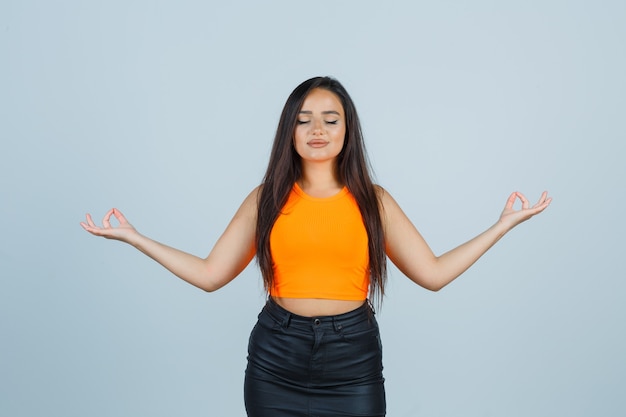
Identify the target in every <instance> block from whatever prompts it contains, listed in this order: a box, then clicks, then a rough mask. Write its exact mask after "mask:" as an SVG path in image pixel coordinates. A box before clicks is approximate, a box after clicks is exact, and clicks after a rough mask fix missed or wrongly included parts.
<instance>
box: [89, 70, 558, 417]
mask: <svg viewBox="0 0 626 417" xmlns="http://www.w3.org/2000/svg"><path fill="white" fill-rule="evenodd" d="M517 199H520V200H521V203H522V208H521V209H519V210H515V209H514V208H513V205H514V203H515V201H516V200H517ZM550 202H551V198H548V196H547V193H545V192H544V193H543V194H542V195H541V198H540V199H539V201H538V202H537V203H536V204H535V205H534V206H532V207H531V206H530V204H529V202H528V200H527V199H526V197H524V195H522V194H521V193H518V192H514V193H513V194H511V196H510V197H509V198H508V200H507V202H506V205H505V207H504V210H503V212H502V214H501V215H500V218H499V219H498V221H497V222H496V223H495V224H494V225H493V226H492V227H490V228H489V229H487V230H486V231H485V232H483V233H482V234H480V235H478V236H476V237H475V238H473V239H472V240H470V241H468V242H466V243H464V244H463V245H461V246H459V247H457V248H455V249H452V250H451V251H449V252H447V253H445V254H443V255H441V256H435V255H434V254H433V252H432V251H431V249H430V248H429V246H428V245H427V243H426V242H425V241H424V239H423V238H422V236H421V235H420V234H419V232H418V231H417V229H416V228H415V227H414V226H413V224H412V223H411V221H410V220H409V219H408V218H407V217H406V215H405V214H404V213H403V212H402V210H401V209H400V207H399V206H398V204H397V203H396V202H395V201H394V199H393V198H392V197H391V196H390V195H389V193H387V192H386V191H385V190H384V189H383V188H382V187H380V186H378V185H375V184H373V183H372V180H371V177H370V172H369V166H368V163H367V159H366V153H365V148H364V144H363V138H362V135H361V128H360V124H359V119H358V117H357V113H356V109H355V107H354V104H353V102H352V100H351V98H350V96H349V95H348V93H347V91H346V90H345V89H344V88H343V86H342V85H341V84H340V83H339V82H338V81H336V80H334V79H332V78H328V77H316V78H312V79H310V80H307V81H305V82H303V83H302V84H300V85H299V86H298V87H297V88H296V89H295V90H294V91H293V92H292V93H291V95H290V96H289V98H288V99H287V102H286V104H285V107H284V109H283V112H282V115H281V118H280V122H279V124H278V129H277V132H276V137H275V139H274V144H273V147H272V152H271V156H270V161H269V164H268V168H267V172H266V173H265V177H264V179H263V182H262V183H261V185H260V186H259V187H257V188H255V189H254V190H253V191H252V192H251V193H250V194H249V195H248V197H247V198H246V199H245V200H244V202H243V204H242V205H241V207H240V208H239V210H238V211H237V212H236V213H235V216H234V217H233V219H232V221H231V222H230V224H229V225H228V227H227V228H226V230H225V231H224V233H223V234H222V236H221V237H220V238H219V240H218V241H217V243H216V244H215V246H214V247H213V249H212V250H211V252H210V253H209V255H208V256H207V257H206V258H199V257H197V256H194V255H190V254H187V253H185V252H182V251H179V250H177V249H174V248H171V247H168V246H165V245H163V244H161V243H158V242H156V241H154V240H152V239H149V238H148V237H145V236H143V235H141V234H140V233H138V232H137V230H136V229H135V228H134V227H133V226H132V225H131V224H130V223H129V222H128V221H127V220H126V218H125V217H124V215H123V214H122V213H121V212H120V211H119V210H117V209H111V210H110V211H109V212H107V213H106V214H105V216H104V219H103V220H102V226H98V225H96V224H95V223H94V222H93V220H92V218H91V216H90V215H89V214H87V220H86V222H82V223H81V225H82V227H83V228H84V229H85V230H87V231H88V232H90V233H92V234H94V235H96V236H103V237H105V238H109V239H116V240H120V241H122V242H126V243H128V244H131V245H133V246H134V247H136V248H137V249H139V250H140V251H141V252H143V253H145V254H146V255H148V256H149V257H151V258H153V259H154V260H155V261H157V262H159V263H160V264H161V265H163V266H164V267H165V268H167V269H168V270H169V271H171V272H172V273H173V274H175V275H176V276H178V277H180V278H182V279H183V280H185V281H187V282H189V283H190V284H192V285H195V286H196V287H199V288H201V289H203V290H205V291H215V290H217V289H219V288H221V287H223V286H224V285H226V284H227V283H229V282H230V281H231V280H232V279H234V278H235V277H236V276H237V275H238V274H239V273H240V272H241V271H242V270H243V269H244V268H245V267H246V265H248V263H249V262H250V261H251V260H252V259H253V258H254V257H255V256H256V258H257V261H258V264H259V266H260V269H261V272H262V275H263V280H264V284H265V288H266V290H267V292H268V301H267V304H266V305H265V307H264V308H263V310H262V311H261V313H260V314H259V319H258V322H257V324H256V325H255V327H254V329H253V330H252V333H251V335H250V341H249V346H248V353H249V354H248V366H247V369H246V378H245V386H244V391H245V404H246V410H247V412H248V416H255V417H265V416H271V417H281V416H333V417H336V416H384V415H385V407H386V405H385V391H384V385H383V381H384V379H383V376H382V352H381V344H380V337H379V332H378V325H377V323H376V319H375V317H374V312H373V310H372V308H371V304H370V303H369V302H368V300H374V301H377V302H380V300H381V298H382V296H383V295H384V290H385V281H386V259H387V257H388V258H389V259H390V260H391V261H392V262H393V263H394V264H395V265H396V266H397V267H398V268H399V269H400V270H401V271H402V272H403V273H404V274H405V275H406V276H407V277H408V278H409V279H411V280H412V281H414V282H415V283H417V284H418V285H420V286H422V287H424V288H426V289H429V290H433V291H437V290H439V289H441V288H443V287H444V286H445V285H447V284H448V283H450V282H451V281H452V280H454V279H455V278H456V277H458V276H459V275H460V274H462V273H463V272H464V271H465V270H466V269H467V268H469V267H470V266H471V265H472V264H473V263H474V262H475V261H476V260H477V259H478V258H480V256H482V255H483V254H484V253H485V252H486V251H487V250H488V249H489V248H490V247H491V246H492V245H494V244H495V243H496V242H497V241H498V240H499V239H500V238H501V237H502V236H503V235H504V234H505V233H507V232H508V231H509V230H511V229H512V228H513V227H515V226H516V225H518V224H520V223H522V222H523V221H525V220H528V219H530V218H531V217H532V216H534V215H535V214H538V213H540V212H542V211H543V210H544V209H545V208H546V207H548V205H549V204H550ZM111 216H114V217H115V218H116V219H117V221H118V222H119V225H118V226H112V225H111V223H110V220H111Z"/></svg>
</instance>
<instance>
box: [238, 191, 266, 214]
mask: <svg viewBox="0 0 626 417" xmlns="http://www.w3.org/2000/svg"><path fill="white" fill-rule="evenodd" d="M260 193H261V186H260V185H259V186H257V187H255V188H254V189H253V190H252V191H250V194H248V196H247V197H246V198H245V199H244V200H243V203H241V207H239V210H238V211H237V215H243V216H246V217H252V218H255V219H256V216H257V211H258V207H259V195H260Z"/></svg>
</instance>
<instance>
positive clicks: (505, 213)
mask: <svg viewBox="0 0 626 417" xmlns="http://www.w3.org/2000/svg"><path fill="white" fill-rule="evenodd" d="M518 198H519V199H520V201H521V202H522V208H521V209H519V210H515V209H514V208H513V205H514V204H515V200H517V199H518ZM551 202H552V197H548V192H547V191H544V192H543V193H542V194H541V198H539V201H537V204H535V205H534V206H532V207H530V203H529V202H528V200H527V199H526V197H525V196H524V194H522V193H520V192H517V191H516V192H514V193H513V194H511V196H510V197H509V199H508V200H507V202H506V206H504V210H502V214H501V215H500V223H502V224H504V225H506V226H507V228H509V229H512V228H513V227H515V226H517V225H518V224H520V223H522V222H524V221H526V220H528V219H530V218H531V217H533V216H534V215H535V214H539V213H541V212H542V211H544V210H545V209H546V208H547V207H548V206H549V205H550V203H551Z"/></svg>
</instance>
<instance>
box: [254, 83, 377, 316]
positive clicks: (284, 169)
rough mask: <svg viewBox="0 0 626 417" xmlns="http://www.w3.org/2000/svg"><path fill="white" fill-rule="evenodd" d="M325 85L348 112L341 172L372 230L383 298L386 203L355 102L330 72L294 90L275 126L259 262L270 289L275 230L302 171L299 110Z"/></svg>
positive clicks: (373, 274)
mask: <svg viewBox="0 0 626 417" xmlns="http://www.w3.org/2000/svg"><path fill="white" fill-rule="evenodd" d="M316 88H323V89H325V90H328V91H330V92H332V93H334V94H336V95H337V97H339V99H340V100H341V104H342V105H343V110H344V113H345V117H346V137H345V140H344V145H343V149H342V150H341V152H340V153H339V155H338V156H337V164H336V172H337V175H338V179H339V181H340V182H341V183H342V184H344V185H345V186H346V187H347V188H348V190H349V191H350V193H352V195H353V196H354V198H355V200H356V202H357V204H358V206H359V209H360V211H361V217H362V218H363V223H364V225H365V229H366V231H367V236H368V251H369V272H370V294H369V296H370V299H371V300H372V301H377V304H380V302H381V301H382V297H383V295H384V292H385V283H386V280H387V262H386V260H387V258H386V255H385V238H384V232H383V227H382V221H381V206H380V201H379V196H378V193H377V189H376V186H375V185H374V184H373V182H372V179H371V175H370V172H371V169H370V164H369V161H368V158H367V153H366V151H365V145H364V142H363V134H362V132H361V125H360V123H359V117H358V115H357V112H356V108H355V106H354V102H353V101H352V99H351V98H350V96H349V95H348V92H347V91H346V89H345V88H344V87H343V86H342V85H341V84H340V83H339V81H337V80H335V79H333V78H330V77H315V78H311V79H309V80H307V81H305V82H303V83H302V84H300V85H299V86H298V87H296V89H295V90H293V92H292V93H291V94H290V95H289V98H287V102H286V103H285V106H284V108H283V111H282V113H281V116H280V121H279V122H278V128H277V129H276V136H275V138H274V144H273V146H272V153H271V155H270V160H269V164H268V166H267V171H266V172H265V177H264V178H263V183H262V187H261V192H260V195H259V205H258V207H259V208H258V217H257V228H256V249H257V262H258V263H259V267H260V269H261V274H262V275H263V282H264V285H265V289H266V290H267V291H269V289H270V288H271V287H272V284H273V280H274V270H273V267H272V254H271V251H270V233H271V231H272V227H273V226H274V222H275V221H276V219H277V218H278V216H279V214H280V211H281V209H282V207H283V206H284V205H285V203H286V202H287V198H288V197H289V193H290V192H291V189H292V188H293V185H294V183H295V182H296V181H297V180H299V179H300V177H301V176H302V164H301V159H300V155H298V153H297V152H296V150H295V148H294V145H293V137H294V132H295V129H296V122H297V118H298V113H299V112H300V110H301V109H302V104H303V103H304V100H305V99H306V97H307V96H308V95H309V93H310V92H311V91H312V90H314V89H316Z"/></svg>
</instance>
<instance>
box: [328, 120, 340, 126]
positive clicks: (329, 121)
mask: <svg viewBox="0 0 626 417" xmlns="http://www.w3.org/2000/svg"><path fill="white" fill-rule="evenodd" d="M338 121H339V120H327V121H326V123H328V124H329V125H336V124H337V122H338Z"/></svg>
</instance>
